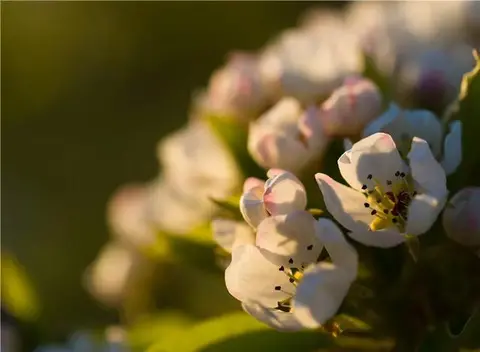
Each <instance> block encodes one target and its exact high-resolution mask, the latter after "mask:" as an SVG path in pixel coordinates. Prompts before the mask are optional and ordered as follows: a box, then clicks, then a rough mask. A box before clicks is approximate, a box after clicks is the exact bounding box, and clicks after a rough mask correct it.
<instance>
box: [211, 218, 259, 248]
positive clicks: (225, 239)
mask: <svg viewBox="0 0 480 352" xmlns="http://www.w3.org/2000/svg"><path fill="white" fill-rule="evenodd" d="M212 232H213V238H214V240H215V241H216V242H217V243H218V245H219V246H220V247H222V248H223V249H225V250H226V251H227V252H231V251H232V249H233V248H234V247H235V246H239V245H242V244H253V243H255V235H254V233H253V231H252V229H251V228H250V227H249V226H248V225H247V224H245V223H242V222H239V221H234V220H230V219H214V220H213V221H212Z"/></svg>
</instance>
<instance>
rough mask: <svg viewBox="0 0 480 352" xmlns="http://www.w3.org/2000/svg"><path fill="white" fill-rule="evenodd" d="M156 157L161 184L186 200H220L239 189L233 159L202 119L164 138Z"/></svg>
mask: <svg viewBox="0 0 480 352" xmlns="http://www.w3.org/2000/svg"><path fill="white" fill-rule="evenodd" d="M157 155H158V159H159V161H160V164H162V166H163V170H162V174H163V178H164V179H165V182H167V183H168V184H169V185H170V186H171V187H172V188H173V189H175V190H176V191H178V192H182V193H183V194H185V195H186V196H188V197H189V198H196V199H199V198H201V199H208V198H209V197H213V198H217V199H224V198H227V197H228V196H230V195H231V194H233V192H234V191H235V190H236V189H237V188H238V187H239V186H240V182H241V181H240V180H241V176H240V171H239V169H238V166H237V164H236V162H235V160H234V159H233V157H232V156H231V154H230V153H229V151H228V150H227V149H226V147H225V146H224V145H223V144H222V142H221V141H220V140H219V139H218V138H217V136H215V135H214V134H213V132H212V131H211V129H210V128H209V126H208V125H207V124H206V123H205V122H204V121H202V120H193V121H190V123H189V124H188V125H187V126H186V127H184V128H183V129H181V130H179V131H177V132H174V133H173V134H171V135H169V136H167V137H166V138H164V139H163V140H162V141H161V142H160V143H159V144H158V147H157Z"/></svg>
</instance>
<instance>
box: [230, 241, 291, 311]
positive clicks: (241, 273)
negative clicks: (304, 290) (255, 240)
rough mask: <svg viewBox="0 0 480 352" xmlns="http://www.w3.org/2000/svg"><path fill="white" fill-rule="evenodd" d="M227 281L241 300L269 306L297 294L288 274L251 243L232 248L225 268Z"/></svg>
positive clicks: (273, 306) (236, 296)
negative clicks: (230, 258)
mask: <svg viewBox="0 0 480 352" xmlns="http://www.w3.org/2000/svg"><path fill="white" fill-rule="evenodd" d="M225 283H226V286H227V290H228V292H230V294H231V295H232V296H233V297H235V298H236V299H238V300H239V301H242V302H251V301H253V302H258V303H259V304H261V305H263V306H266V307H269V308H275V307H276V306H277V304H278V302H280V301H283V300H285V299H287V298H289V297H291V296H292V295H293V294H294V293H295V287H294V286H293V284H291V283H290V281H289V278H288V276H287V275H286V274H285V273H284V272H283V271H280V270H279V267H278V266H276V265H275V264H273V263H271V262H270V261H269V260H267V259H266V258H265V257H264V256H263V254H262V253H261V252H260V250H259V249H258V248H257V247H255V246H253V245H249V244H245V245H242V246H238V247H235V248H234V249H233V252H232V262H231V263H230V265H229V266H228V268H227V269H226V270H225ZM276 287H278V288H279V289H278V290H277V289H276Z"/></svg>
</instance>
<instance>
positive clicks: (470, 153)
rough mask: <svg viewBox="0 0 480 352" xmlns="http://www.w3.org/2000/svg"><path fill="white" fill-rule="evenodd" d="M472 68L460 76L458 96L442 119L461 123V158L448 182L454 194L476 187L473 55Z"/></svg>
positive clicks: (479, 67) (479, 72) (478, 94)
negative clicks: (466, 188) (460, 82)
mask: <svg viewBox="0 0 480 352" xmlns="http://www.w3.org/2000/svg"><path fill="white" fill-rule="evenodd" d="M474 56H475V61H476V65H475V68H474V69H473V70H472V71H471V72H469V73H467V74H465V75H464V76H463V80H462V85H461V89H460V94H459V97H458V100H457V102H456V103H455V104H454V106H453V108H452V111H453V112H452V113H450V114H449V115H448V116H446V121H445V122H448V121H449V120H451V119H459V120H461V121H462V124H463V127H462V134H463V137H462V148H463V158H462V163H461V165H460V167H459V169H458V170H457V171H456V172H455V174H454V175H453V177H451V178H450V180H449V188H450V190H451V191H456V190H458V189H460V188H462V187H465V186H467V185H475V186H480V179H479V178H478V176H477V175H479V173H480V154H479V153H476V152H475V150H476V146H477V145H478V136H479V133H480V58H479V54H478V52H474Z"/></svg>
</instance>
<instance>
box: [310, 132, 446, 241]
mask: <svg viewBox="0 0 480 352" xmlns="http://www.w3.org/2000/svg"><path fill="white" fill-rule="evenodd" d="M408 160H409V165H407V164H406V163H405V162H404V161H403V160H402V158H401V157H400V154H399V152H398V150H397V147H396V145H395V142H394V140H393V139H392V137H391V136H390V135H388V134H385V133H375V134H373V135H371V136H369V137H366V138H364V139H362V140H360V141H359V142H357V143H355V144H354V145H353V147H352V149H350V150H348V151H346V152H345V153H344V154H343V155H342V156H341V157H340V158H339V159H338V166H339V169H340V173H341V174H342V176H343V178H344V179H345V180H346V181H347V183H348V184H349V185H350V187H351V188H350V187H347V186H344V185H342V184H340V183H338V182H336V181H334V180H333V179H331V178H330V177H329V176H327V175H325V174H322V173H319V174H316V175H315V178H316V179H317V182H318V185H319V187H320V190H321V191H322V194H323V197H324V200H325V205H326V207H327V209H328V211H329V212H330V214H332V215H333V216H334V217H335V219H337V221H338V222H340V224H342V225H343V226H344V227H345V228H347V229H348V230H350V231H351V232H350V233H349V236H350V237H352V238H353V239H355V240H357V241H359V242H362V243H363V244H365V245H368V246H376V247H393V246H396V245H398V244H400V243H402V242H403V241H405V239H406V235H407V234H408V235H420V234H422V233H425V232H426V231H427V230H428V229H429V228H430V227H431V226H432V225H433V223H434V222H435V220H436V218H437V216H438V214H439V213H440V212H441V210H442V209H443V206H444V204H445V201H446V197H447V194H448V191H447V187H446V177H445V171H444V170H443V168H442V166H441V165H440V164H439V163H438V162H437V161H436V160H435V157H434V156H433V154H432V152H431V150H430V148H429V146H428V143H427V142H426V141H425V140H423V139H420V138H418V137H414V138H413V141H412V147H411V150H410V152H409V153H408Z"/></svg>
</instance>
